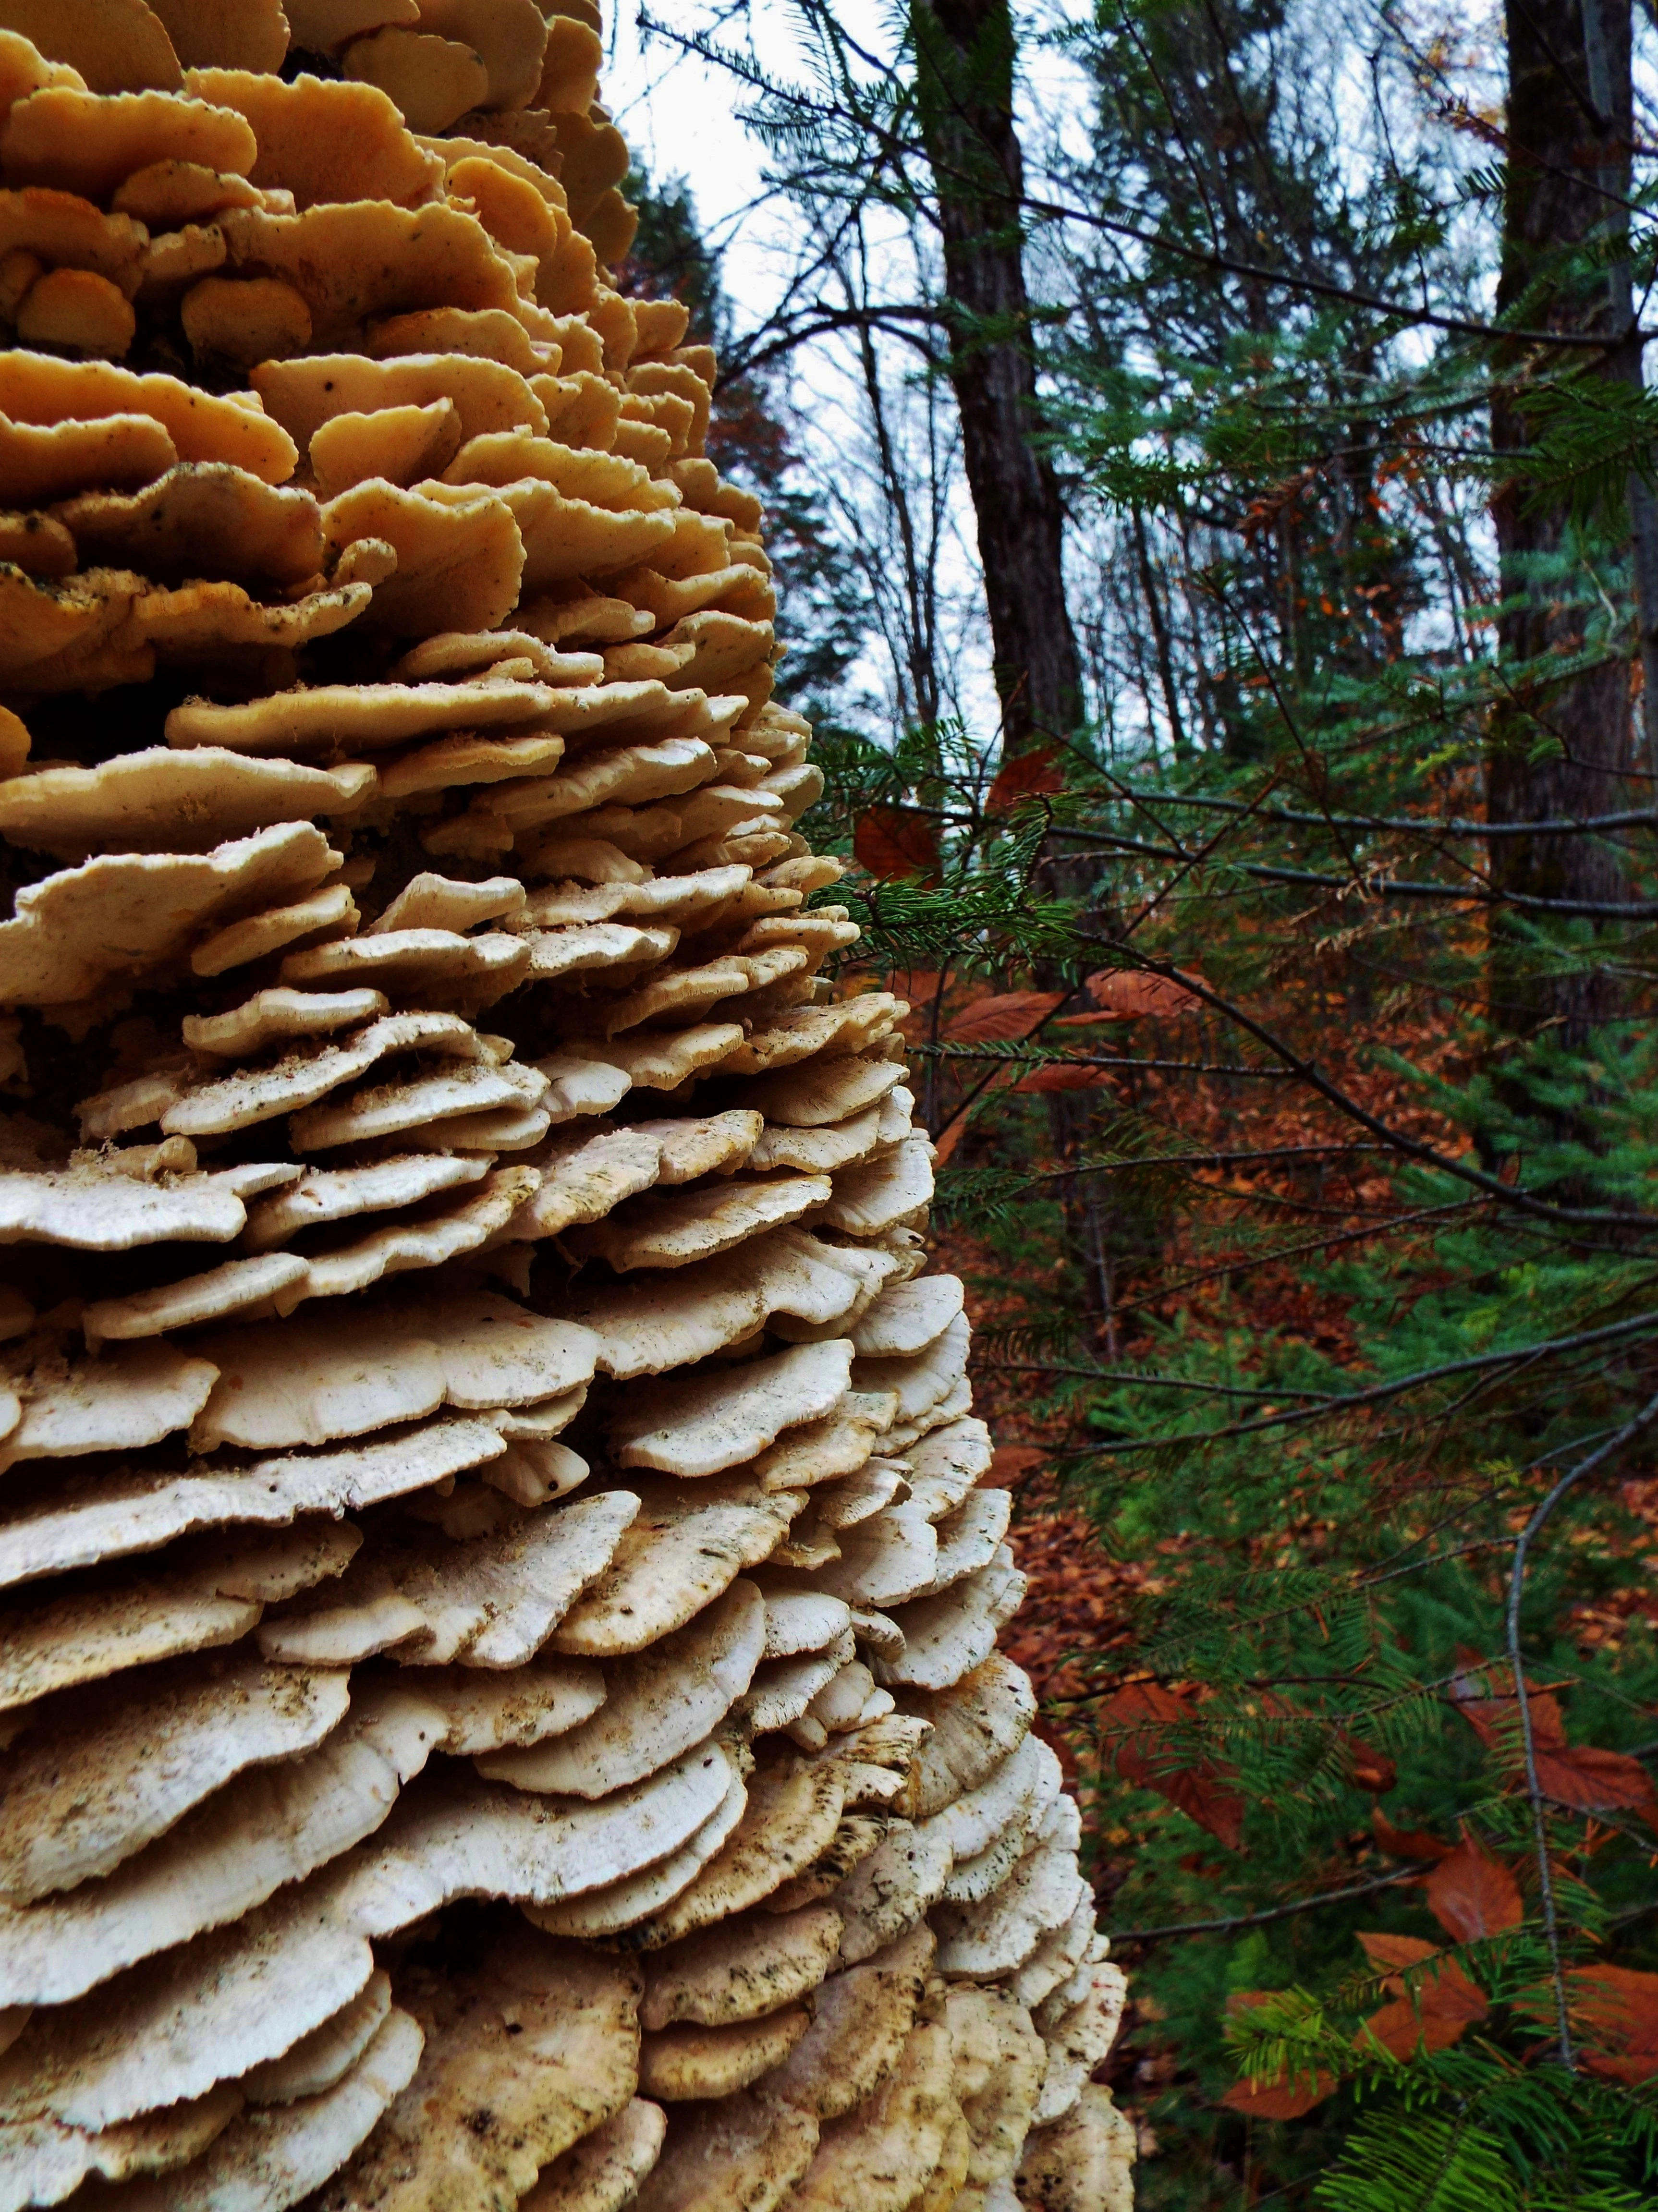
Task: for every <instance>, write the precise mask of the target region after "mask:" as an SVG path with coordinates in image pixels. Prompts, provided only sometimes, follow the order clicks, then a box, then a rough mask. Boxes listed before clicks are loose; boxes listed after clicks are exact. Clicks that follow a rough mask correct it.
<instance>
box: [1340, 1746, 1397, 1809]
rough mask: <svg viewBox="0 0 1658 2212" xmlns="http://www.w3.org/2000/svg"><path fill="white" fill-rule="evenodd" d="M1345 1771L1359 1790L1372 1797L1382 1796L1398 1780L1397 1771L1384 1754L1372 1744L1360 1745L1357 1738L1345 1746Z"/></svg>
mask: <svg viewBox="0 0 1658 2212" xmlns="http://www.w3.org/2000/svg"><path fill="white" fill-rule="evenodd" d="M1347 1758H1348V1765H1347V1771H1348V1773H1349V1774H1350V1775H1351V1777H1352V1779H1353V1780H1354V1781H1355V1782H1356V1783H1357V1785H1358V1787H1359V1788H1360V1789H1361V1790H1370V1793H1371V1794H1372V1796H1376V1797H1381V1796H1385V1795H1386V1794H1387V1792H1388V1790H1391V1789H1392V1788H1393V1786H1394V1783H1395V1782H1397V1781H1398V1779H1399V1770H1398V1768H1397V1767H1396V1766H1395V1765H1394V1763H1393V1761H1392V1759H1389V1758H1388V1755H1387V1753H1385V1752H1382V1751H1378V1750H1376V1747H1375V1746H1374V1745H1373V1744H1368V1743H1361V1742H1359V1741H1358V1740H1357V1737H1355V1738H1353V1739H1351V1740H1350V1741H1349V1743H1348V1746H1347Z"/></svg>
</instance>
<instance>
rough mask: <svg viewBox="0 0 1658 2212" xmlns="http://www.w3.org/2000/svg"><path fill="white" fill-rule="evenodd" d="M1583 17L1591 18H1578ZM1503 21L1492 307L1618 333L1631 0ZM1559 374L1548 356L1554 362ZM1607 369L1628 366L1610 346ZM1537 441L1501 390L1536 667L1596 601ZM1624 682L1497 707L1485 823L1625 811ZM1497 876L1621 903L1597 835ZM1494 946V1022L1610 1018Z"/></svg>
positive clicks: (1501, 449) (1621, 676)
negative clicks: (1540, 494)
mask: <svg viewBox="0 0 1658 2212" xmlns="http://www.w3.org/2000/svg"><path fill="white" fill-rule="evenodd" d="M1590 9H1594V10H1596V11H1597V13H1596V15H1594V17H1592V18H1591V20H1590V21H1589V22H1588V25H1587V26H1586V22H1585V13H1586V11H1587V10H1590ZM1506 13H1507V22H1508V41H1509V113H1508V139H1509V170H1508V195H1507V199H1506V202H1505V205H1504V210H1503V267H1502V276H1501V281H1500V283H1499V286H1498V291H1497V300H1498V305H1499V308H1502V309H1510V310H1513V311H1515V313H1516V315H1517V319H1519V321H1520V322H1521V324H1523V325H1524V326H1525V327H1526V328H1527V329H1531V330H1535V329H1538V328H1540V327H1546V328H1549V329H1552V330H1558V331H1563V332H1564V331H1572V332H1577V331H1607V332H1608V333H1609V334H1610V333H1611V332H1612V330H1613V327H1614V313H1615V307H1616V290H1617V286H1616V283H1615V280H1614V281H1613V282H1612V283H1609V282H1608V277H1607V273H1606V264H1605V263H1604V262H1602V263H1600V264H1599V265H1592V264H1590V262H1589V261H1588V258H1587V257H1585V256H1584V255H1582V252H1581V251H1580V249H1581V248H1582V246H1583V245H1584V244H1585V242H1586V241H1604V240H1607V239H1608V238H1609V237H1612V238H1613V239H1615V236H1616V232H1617V227H1618V215H1617V207H1616V203H1615V200H1614V199H1612V198H1609V197H1608V193H1609V192H1610V193H1612V194H1626V193H1627V191H1628V188H1629V173H1630V162H1629V155H1630V138H1631V86H1630V4H1629V0H1507V9H1506ZM1586 28H1587V30H1588V40H1587V41H1586V37H1585V32H1586ZM1596 33H1598V34H1599V43H1598V47H1597V50H1596V51H1594V53H1593V56H1591V52H1590V47H1591V46H1594V45H1595V42H1596ZM1591 58H1593V60H1594V64H1595V66H1594V68H1593V69H1592V68H1591V66H1590V64H1591ZM1594 92H1600V94H1601V100H1600V102H1599V103H1597V101H1596V100H1595V99H1594V97H1593V93H1594ZM1612 258H1615V256H1614V257H1612ZM1526 354H1527V349H1525V348H1524V347H1523V346H1521V345H1520V344H1515V345H1512V346H1509V347H1508V348H1507V349H1505V351H1504V353H1503V356H1502V357H1501V358H1500V359H1499V362H1498V364H1497V368H1498V374H1499V376H1502V375H1503V374H1509V375H1511V376H1515V375H1517V374H1519V373H1521V371H1522V369H1523V367H1524V365H1525V361H1526ZM1553 366H1554V364H1553V363H1546V364H1544V368H1545V371H1546V370H1547V369H1548V368H1552V367H1553ZM1604 373H1605V374H1606V375H1607V376H1608V377H1618V376H1619V375H1625V374H1627V373H1628V364H1627V362H1624V361H1622V360H1620V359H1619V357H1618V350H1617V349H1609V353H1608V356H1607V358H1606V363H1605V368H1604ZM1531 440H1532V428H1531V423H1530V421H1529V418H1528V416H1527V410H1526V405H1525V394H1524V392H1523V391H1515V390H1509V391H1503V390H1499V391H1498V392H1497V395H1496V397H1495V398H1493V401H1492V405H1491V442H1492V445H1493V447H1495V448H1496V450H1497V453H1498V454H1500V455H1502V454H1506V455H1509V456H1511V457H1512V459H1511V461H1510V464H1509V473H1508V475H1507V477H1506V479H1505V480H1504V481H1503V482H1502V483H1500V485H1499V488H1498V490H1497V495H1496V497H1495V499H1494V501H1493V502H1492V507H1493V516H1494V520H1495V522H1496V526H1497V550H1498V556H1499V561H1500V573H1501V582H1502V592H1503V599H1505V600H1513V601H1515V605H1514V607H1513V609H1512V611H1509V612H1508V613H1506V614H1505V615H1504V616H1503V618H1502V621H1501V624H1500V627H1499V638H1500V642H1501V644H1502V647H1503V653H1504V655H1505V657H1509V658H1512V659H1522V660H1527V661H1533V662H1534V661H1536V660H1538V659H1540V658H1541V657H1542V656H1546V655H1558V656H1561V657H1565V656H1568V655H1571V654H1575V653H1581V652H1582V649H1583V647H1584V643H1585V638H1586V634H1587V632H1588V629H1589V627H1590V623H1591V618H1592V617H1593V614H1594V608H1595V594H1594V586H1593V583H1592V581H1591V580H1589V578H1588V576H1587V575H1586V574H1585V573H1584V568H1583V565H1582V558H1581V553H1580V548H1579V538H1578V532H1577V530H1576V528H1575V527H1574V524H1573V520H1572V518H1571V515H1570V510H1569V507H1568V504H1567V501H1566V500H1565V499H1564V497H1562V496H1558V495H1550V496H1548V497H1546V498H1544V499H1537V498H1534V497H1533V495H1532V494H1531V488H1530V486H1529V484H1528V483H1527V468H1526V461H1525V454H1526V452H1527V447H1529V445H1530V443H1531ZM1629 677H1630V671H1629V666H1628V664H1627V663H1626V662H1625V659H1623V658H1622V657H1621V655H1616V654H1614V655H1612V657H1609V658H1607V659H1605V660H1604V661H1603V662H1602V663H1601V665H1599V666H1598V667H1594V668H1590V669H1588V670H1586V671H1583V672H1582V673H1580V674H1577V675H1575V676H1570V677H1568V678H1566V679H1565V680H1564V681H1557V682H1551V681H1549V680H1547V678H1542V677H1533V678H1531V679H1530V681H1529V682H1528V684H1527V688H1526V690H1525V692H1524V695H1523V696H1520V697H1519V698H1517V699H1516V700H1515V702H1513V703H1512V704H1510V705H1508V706H1505V707H1503V708H1502V709H1500V710H1499V711H1498V712H1497V714H1494V715H1493V718H1492V722H1491V733H1490V740H1489V746H1488V752H1487V759H1486V778H1487V784H1486V791H1487V804H1488V808H1489V811H1490V816H1491V821H1492V822H1493V823H1523V822H1529V821H1542V820H1546V819H1549V818H1554V819H1559V818H1560V817H1576V818H1579V819H1581V818H1582V817H1584V816H1587V815H1595V814H1606V813H1610V812H1612V811H1616V810H1617V809H1618V808H1619V807H1620V806H1627V805H1630V803H1631V792H1630V787H1629V783H1628V781H1627V779H1628V775H1629V773H1630V770H1631V765H1632V763H1631V742H1630V739H1631V726H1630V681H1629ZM1491 880H1492V882H1493V884H1495V885H1496V886H1497V887H1498V888H1499V889H1502V890H1509V891H1513V892H1517V893H1521V894H1523V895H1526V896H1532V897H1545V898H1569V899H1572V900H1596V901H1606V902H1615V901H1617V900H1618V899H1619V898H1620V897H1621V896H1622V890H1623V876H1622V869H1621V866H1620V863H1619V857H1618V854H1617V852H1616V850H1615V849H1614V848H1612V846H1611V845H1609V844H1608V843H1606V842H1605V841H1604V840H1602V839H1600V838H1596V837H1593V836H1548V835H1546V834H1540V835H1538V836H1531V837H1506V838H1499V839H1494V840H1493V841H1492V845H1491ZM1491 942H1492V952H1491V1011H1492V1018H1493V1022H1494V1024H1495V1026H1496V1027H1497V1029H1499V1030H1505V1031H1507V1032H1509V1034H1511V1035H1512V1034H1521V1035H1524V1034H1527V1033H1530V1032H1532V1031H1534V1030H1539V1029H1540V1028H1542V1027H1544V1026H1545V1025H1553V1026H1555V1027H1557V1028H1558V1029H1559V1030H1561V1032H1562V1034H1563V1036H1564V1041H1565V1042H1568V1043H1574V1044H1575V1043H1578V1042H1582V1039H1583V1037H1584V1036H1587V1034H1588V1031H1589V1030H1592V1029H1593V1028H1594V1026H1595V1025H1596V1024H1598V1023H1600V1022H1603V1021H1605V1020H1606V1019H1607V1018H1609V1017H1610V1016H1611V1015H1612V1013H1613V1012H1615V1011H1616V1005H1617V999H1616V992H1615V988H1614V987H1613V986H1612V982H1611V981H1610V979H1609V976H1608V975H1607V974H1606V970H1605V969H1596V968H1593V967H1591V968H1588V969H1580V970H1579V972H1576V973H1571V974H1561V975H1548V974H1545V973H1543V972H1541V969H1542V963H1540V962H1539V960H1538V959H1537V957H1536V955H1535V953H1534V952H1528V951H1527V949H1526V947H1525V945H1524V943H1523V939H1522V935H1521V930H1520V929H1519V928H1517V927H1504V923H1503V915H1502V913H1501V910H1500V909H1499V910H1498V911H1497V915H1496V918H1495V921H1494V926H1493V929H1492V940H1491Z"/></svg>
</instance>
